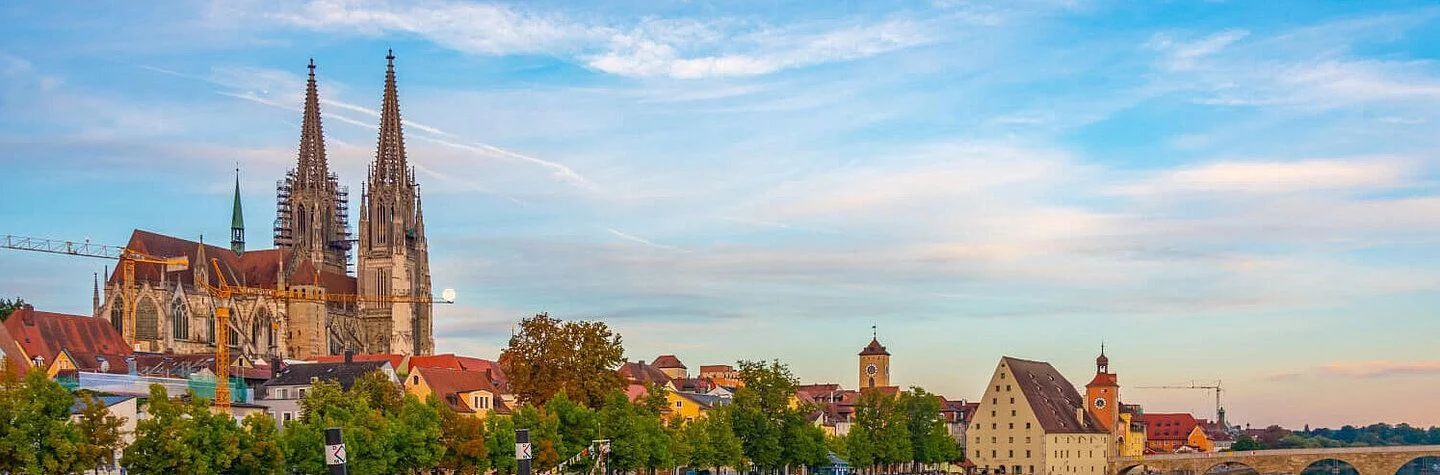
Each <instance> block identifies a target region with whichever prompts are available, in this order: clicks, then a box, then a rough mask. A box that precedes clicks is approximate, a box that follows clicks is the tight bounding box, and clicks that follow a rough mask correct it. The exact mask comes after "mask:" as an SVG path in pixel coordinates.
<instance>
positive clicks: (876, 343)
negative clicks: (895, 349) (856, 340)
mask: <svg viewBox="0 0 1440 475" xmlns="http://www.w3.org/2000/svg"><path fill="white" fill-rule="evenodd" d="M870 355H885V356H890V352H889V351H886V350H885V345H881V344H880V340H879V339H876V338H871V339H870V344H868V345H865V349H863V350H860V356H870Z"/></svg>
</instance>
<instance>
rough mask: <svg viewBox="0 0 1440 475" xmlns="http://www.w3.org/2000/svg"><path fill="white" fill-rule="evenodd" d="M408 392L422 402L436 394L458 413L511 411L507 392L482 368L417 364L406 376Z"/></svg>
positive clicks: (469, 414) (470, 414)
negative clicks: (500, 388)
mask: <svg viewBox="0 0 1440 475" xmlns="http://www.w3.org/2000/svg"><path fill="white" fill-rule="evenodd" d="M405 391H406V392H408V393H410V394H414V395H415V396H416V397H419V398H420V400H422V401H424V400H426V399H427V398H430V397H432V396H433V397H435V398H436V399H438V400H440V402H442V403H444V404H445V406H446V407H449V408H450V410H451V411H455V412H456V413H457V414H464V415H468V416H473V417H485V415H486V414H489V412H490V411H491V410H494V411H495V413H497V414H509V413H510V406H509V405H508V404H506V402H505V400H504V397H503V394H502V393H501V392H500V391H499V390H498V389H496V388H495V386H494V385H492V384H491V383H490V377H489V375H487V374H485V373H484V372H481V371H469V370H463V369H448V368H427V367H416V368H414V369H413V370H412V371H411V372H410V375H409V376H408V377H406V378H405Z"/></svg>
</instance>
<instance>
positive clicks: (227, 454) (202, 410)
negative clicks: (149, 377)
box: [121, 384, 241, 475]
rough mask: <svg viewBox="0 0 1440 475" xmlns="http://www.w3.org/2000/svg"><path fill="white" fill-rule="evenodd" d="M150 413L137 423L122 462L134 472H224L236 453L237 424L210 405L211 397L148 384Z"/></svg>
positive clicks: (237, 448) (237, 453)
mask: <svg viewBox="0 0 1440 475" xmlns="http://www.w3.org/2000/svg"><path fill="white" fill-rule="evenodd" d="M148 412H149V413H150V418H148V419H144V420H141V421H139V422H138V423H136V425H135V433H136V438H135V442H134V443H132V444H130V446H129V447H126V448H125V456H124V457H123V458H122V459H121V463H122V464H124V465H125V466H126V467H127V468H129V470H130V471H132V472H137V473H194V474H202V475H204V474H218V473H227V472H228V471H229V470H230V469H231V466H232V465H233V464H234V462H235V460H236V458H237V457H238V456H239V455H240V439H241V430H240V427H239V426H238V425H236V424H235V420H234V419H233V418H231V417H230V416H229V415H227V414H215V413H213V412H211V411H210V401H209V400H208V399H203V398H199V397H195V395H194V393H187V394H186V396H185V397H184V398H170V397H168V396H167V394H166V393H165V388H164V387H161V386H160V385H158V384H155V385H151V386H150V400H149V403H148Z"/></svg>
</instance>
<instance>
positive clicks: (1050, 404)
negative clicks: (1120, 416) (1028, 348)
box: [1000, 356, 1105, 434]
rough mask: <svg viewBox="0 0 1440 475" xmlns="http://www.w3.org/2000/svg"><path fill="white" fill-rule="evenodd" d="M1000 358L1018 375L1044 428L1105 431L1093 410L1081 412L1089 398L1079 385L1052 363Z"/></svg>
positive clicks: (1069, 431) (1057, 431)
mask: <svg viewBox="0 0 1440 475" xmlns="http://www.w3.org/2000/svg"><path fill="white" fill-rule="evenodd" d="M1000 362H1001V364H1004V365H1006V366H1008V367H1009V368H1010V373H1011V374H1013V375H1015V383H1016V384H1018V385H1019V386H1020V391H1022V392H1024V393H1025V400H1026V401H1028V402H1029V403H1030V410H1031V411H1032V412H1034V413H1035V417H1036V418H1037V419H1039V420H1040V428H1041V429H1043V430H1044V431H1045V432H1046V433H1050V434H1076V433H1081V434H1088V433H1101V432H1105V430H1104V429H1101V428H1100V424H1099V423H1097V422H1096V421H1095V418H1094V417H1092V416H1090V413H1089V411H1081V412H1080V413H1079V414H1077V409H1079V408H1083V407H1085V400H1084V399H1083V398H1081V397H1080V393H1079V392H1077V391H1075V385H1073V384H1070V381H1069V380H1066V379H1065V376H1064V375H1061V374H1060V372H1059V371H1057V370H1055V367H1054V366H1050V363H1046V362H1043V361H1030V360H1022V359H1020V358H1012V357H1009V356H1006V357H1004V358H1001V359H1000Z"/></svg>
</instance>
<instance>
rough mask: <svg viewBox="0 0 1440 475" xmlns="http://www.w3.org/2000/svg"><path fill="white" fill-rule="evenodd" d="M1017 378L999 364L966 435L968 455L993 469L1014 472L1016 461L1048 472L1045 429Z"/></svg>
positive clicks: (1026, 469) (1024, 469)
mask: <svg viewBox="0 0 1440 475" xmlns="http://www.w3.org/2000/svg"><path fill="white" fill-rule="evenodd" d="M1014 380H1015V377H1014V374H1013V373H1011V372H1010V368H1008V367H1005V366H1004V365H998V366H996V368H995V373H994V374H993V375H991V377H990V384H989V385H987V386H986V388H985V397H984V398H982V399H981V401H980V406H979V408H978V409H976V411H975V415H974V416H973V417H971V419H970V420H971V422H970V428H969V429H968V430H967V431H966V435H965V438H966V441H965V442H966V444H965V450H966V451H967V452H969V453H967V454H965V455H966V457H968V458H969V459H970V460H971V461H973V462H974V463H975V466H976V467H980V468H982V469H985V468H988V469H990V471H991V473H993V472H994V470H995V468H997V467H1000V466H1005V467H1009V468H1007V469H1006V473H1013V469H1014V467H1015V466H1017V465H1018V466H1020V467H1022V470H1023V471H1024V473H1045V464H1046V458H1045V457H1046V452H1045V432H1044V431H1043V430H1042V429H1041V428H1040V420H1039V419H1037V418H1036V417H1035V414H1034V412H1033V411H1031V409H1030V403H1029V401H1027V400H1026V399H1025V393H1024V392H1022V391H1021V390H1020V387H1019V385H1016V384H1014ZM1031 467H1034V469H1033V470H1032V469H1031Z"/></svg>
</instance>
